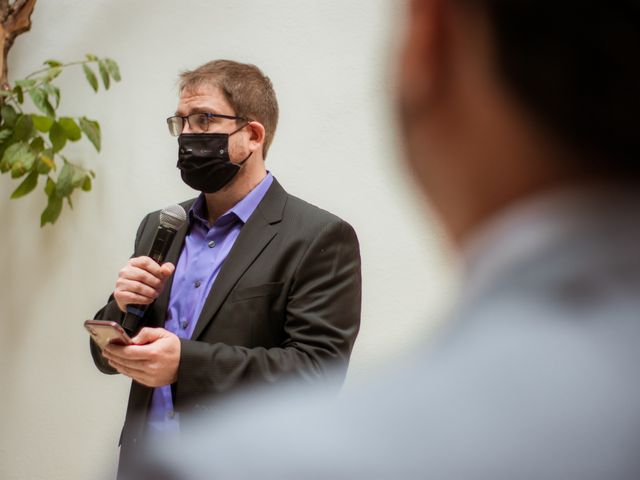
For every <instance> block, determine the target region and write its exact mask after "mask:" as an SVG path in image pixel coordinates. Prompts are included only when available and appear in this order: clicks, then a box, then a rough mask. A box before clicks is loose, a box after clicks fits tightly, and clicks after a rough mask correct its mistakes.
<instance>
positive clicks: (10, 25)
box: [5, 0, 36, 39]
mask: <svg viewBox="0 0 640 480" xmlns="http://www.w3.org/2000/svg"><path fill="white" fill-rule="evenodd" d="M35 6H36V0H16V1H15V2H14V3H13V5H11V8H10V13H9V18H8V19H7V21H6V22H5V28H6V29H7V30H8V32H9V34H10V35H11V36H12V37H13V38H14V39H15V37H17V36H18V35H20V34H21V33H24V32H26V31H28V30H29V29H30V28H31V14H32V13H33V8H34V7H35Z"/></svg>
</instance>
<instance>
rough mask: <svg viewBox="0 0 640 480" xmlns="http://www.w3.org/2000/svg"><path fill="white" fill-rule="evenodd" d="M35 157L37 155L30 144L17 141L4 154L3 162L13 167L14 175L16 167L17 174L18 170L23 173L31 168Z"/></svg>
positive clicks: (8, 166)
mask: <svg viewBox="0 0 640 480" xmlns="http://www.w3.org/2000/svg"><path fill="white" fill-rule="evenodd" d="M35 159H36V156H35V155H34V153H33V152H32V151H31V149H30V148H29V145H27V144H26V143H24V142H16V143H14V144H13V145H10V146H9V148H7V149H6V150H5V152H4V155H3V156H2V163H3V164H5V165H6V167H7V169H9V168H11V173H12V175H13V174H14V173H13V172H14V167H15V172H16V174H17V173H18V172H22V174H23V173H24V172H26V171H27V170H31V167H32V166H33V163H34V161H35ZM20 175H21V174H20ZM20 175H18V176H20ZM14 178H15V177H14Z"/></svg>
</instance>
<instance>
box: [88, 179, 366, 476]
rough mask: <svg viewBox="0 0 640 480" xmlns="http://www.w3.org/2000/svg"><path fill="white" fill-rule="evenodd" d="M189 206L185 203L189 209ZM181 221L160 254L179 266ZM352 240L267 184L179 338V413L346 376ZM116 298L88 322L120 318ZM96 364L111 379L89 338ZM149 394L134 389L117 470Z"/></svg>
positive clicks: (356, 319)
mask: <svg viewBox="0 0 640 480" xmlns="http://www.w3.org/2000/svg"><path fill="white" fill-rule="evenodd" d="M192 203H193V200H190V201H188V202H185V203H184V204H183V206H184V207H185V209H186V210H188V209H189V208H190V207H191V205H192ZM158 221H159V212H154V213H151V214H149V215H147V216H146V217H145V218H144V220H143V221H142V223H141V224H140V227H139V229H138V234H137V237H136V242H135V250H134V254H133V256H140V255H146V254H147V253H148V251H149V248H150V246H151V243H152V241H153V237H154V235H155V232H156V229H157V227H158ZM188 223H189V222H187V223H186V224H185V226H184V227H183V228H182V229H181V230H180V231H179V232H178V234H177V237H176V239H175V241H174V243H173V245H172V247H171V249H170V251H169V253H168V255H167V261H170V262H173V263H174V264H175V263H176V262H177V260H178V258H179V256H180V251H181V250H182V246H183V244H184V238H185V235H186V234H187V230H188ZM171 280H172V279H170V280H169V284H168V285H167V286H166V288H165V289H164V291H163V292H162V294H161V295H160V296H159V297H158V299H157V300H156V301H155V303H153V304H152V305H151V306H150V307H149V309H148V310H147V313H146V315H145V319H146V321H145V325H147V326H151V327H162V326H164V322H165V317H166V311H167V305H168V302H169V296H170V291H171ZM360 305H361V276H360V252H359V247H358V240H357V237H356V234H355V232H354V230H353V228H352V227H351V226H350V225H349V224H347V223H346V222H344V221H342V220H341V219H339V218H338V217H336V216H334V215H332V214H330V213H328V212H326V211H324V210H321V209H319V208H317V207H315V206H313V205H310V204H308V203H306V202H304V201H302V200H300V199H298V198H296V197H294V196H292V195H289V194H288V193H286V192H285V190H284V189H283V188H282V187H281V186H280V184H279V183H278V182H277V181H276V180H274V182H273V184H272V185H271V187H270V188H269V190H268V191H267V193H266V195H265V197H264V198H263V199H262V201H261V202H260V204H259V205H258V207H257V208H256V210H255V212H254V213H253V215H252V216H251V217H250V218H249V220H248V221H247V223H246V224H245V225H244V226H243V228H242V230H241V232H240V235H239V236H238V238H237V240H236V242H235V244H234V246H233V248H232V250H231V252H230V253H229V256H228V257H227V258H226V260H225V262H224V264H223V266H222V269H221V271H220V274H219V275H218V277H217V279H216V281H215V283H214V285H213V287H212V288H211V292H210V293H209V296H208V298H207V300H206V302H205V304H204V307H203V309H202V313H201V315H200V317H199V319H198V322H197V324H196V327H195V331H194V332H193V335H192V339H190V340H182V341H181V354H180V365H179V368H178V380H177V382H176V383H175V384H174V385H173V401H174V407H175V409H176V411H178V412H182V413H184V412H197V411H201V410H203V409H207V408H208V407H210V406H211V405H212V404H213V403H214V402H215V401H216V400H217V399H219V398H220V397H221V395H222V394H224V393H225V392H229V391H231V390H234V391H236V390H237V389H238V387H240V386H243V385H248V384H251V385H254V384H256V383H274V382H276V381H278V380H280V379H283V378H291V377H298V378H301V379H305V380H309V381H317V380H321V379H323V378H325V376H326V375H327V374H328V372H331V375H332V376H333V375H334V372H335V370H336V369H337V370H338V371H339V372H340V373H339V375H342V376H344V373H345V372H346V367H347V363H348V360H349V356H350V353H351V349H352V347H353V343H354V341H355V338H356V335H357V333H358V329H359V324H360ZM122 317H123V315H122V313H121V312H120V310H119V309H118V306H117V304H116V302H115V300H114V299H113V296H112V297H111V298H110V299H109V302H108V303H107V305H106V306H104V307H103V308H102V309H101V310H100V311H99V312H98V313H97V314H96V317H95V318H98V319H109V320H116V321H121V320H122ZM91 352H92V355H93V358H94V361H95V363H96V365H97V367H98V368H99V369H100V370H101V371H102V372H104V373H116V372H115V371H114V370H113V369H112V368H111V367H110V366H109V365H108V364H107V363H106V361H105V360H104V358H103V357H102V356H101V354H100V351H99V349H98V348H97V347H96V345H95V344H93V342H91ZM152 391H153V389H151V388H148V387H145V386H143V385H140V384H138V383H136V382H132V384H131V393H130V396H129V405H128V408H127V414H126V419H125V425H124V428H123V431H122V436H121V446H122V449H121V464H122V462H123V461H126V460H125V458H124V457H126V456H127V455H130V454H132V451H134V450H135V449H136V445H140V443H141V441H140V440H141V437H142V435H143V431H144V425H145V419H146V413H147V409H148V407H149V403H150V400H151V394H152Z"/></svg>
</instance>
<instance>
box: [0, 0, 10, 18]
mask: <svg viewBox="0 0 640 480" xmlns="http://www.w3.org/2000/svg"><path fill="white" fill-rule="evenodd" d="M8 16H9V0H0V22H2V23H4V22H5V20H6V19H7V17H8Z"/></svg>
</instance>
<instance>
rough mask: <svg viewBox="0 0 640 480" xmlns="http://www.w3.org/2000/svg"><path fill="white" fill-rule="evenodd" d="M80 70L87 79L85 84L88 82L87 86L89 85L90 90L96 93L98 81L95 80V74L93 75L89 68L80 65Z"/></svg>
mask: <svg viewBox="0 0 640 480" xmlns="http://www.w3.org/2000/svg"><path fill="white" fill-rule="evenodd" d="M82 69H83V70H84V76H85V77H87V82H89V85H91V88H93V91H94V92H97V91H98V79H97V78H96V74H95V73H93V70H91V68H89V66H88V65H86V64H83V65H82Z"/></svg>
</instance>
